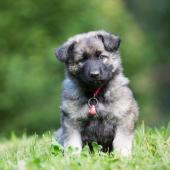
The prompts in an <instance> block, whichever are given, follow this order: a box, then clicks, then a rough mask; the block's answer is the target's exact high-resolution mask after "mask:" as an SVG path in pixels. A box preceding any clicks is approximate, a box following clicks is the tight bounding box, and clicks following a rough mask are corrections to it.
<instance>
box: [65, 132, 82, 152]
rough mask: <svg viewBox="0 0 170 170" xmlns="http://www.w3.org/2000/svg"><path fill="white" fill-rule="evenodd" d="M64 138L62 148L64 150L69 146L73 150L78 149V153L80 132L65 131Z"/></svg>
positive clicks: (80, 142)
mask: <svg viewBox="0 0 170 170" xmlns="http://www.w3.org/2000/svg"><path fill="white" fill-rule="evenodd" d="M64 136H65V138H64V141H63V146H64V148H65V149H67V148H68V147H69V146H71V147H72V148H73V149H78V151H79V152H80V151H81V149H82V140H81V135H80V132H79V131H78V130H77V129H69V130H67V133H65V134H64Z"/></svg>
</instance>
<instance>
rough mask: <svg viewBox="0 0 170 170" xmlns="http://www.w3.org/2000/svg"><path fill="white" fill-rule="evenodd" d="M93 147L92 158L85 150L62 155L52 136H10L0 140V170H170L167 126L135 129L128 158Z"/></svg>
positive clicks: (169, 129)
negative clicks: (131, 149)
mask: <svg viewBox="0 0 170 170" xmlns="http://www.w3.org/2000/svg"><path fill="white" fill-rule="evenodd" d="M94 147H95V153H93V154H89V151H88V148H87V147H85V148H84V149H83V151H82V153H81V156H76V155H73V154H72V152H71V150H70V151H69V152H68V153H67V154H65V155H64V154H63V152H62V148H61V147H60V146H59V145H58V144H57V143H56V142H55V141H54V140H53V137H52V134H51V133H45V134H44V135H41V136H38V135H33V136H29V137H28V136H27V135H25V134H24V135H23V136H22V137H16V136H15V135H14V134H13V135H11V138H10V139H4V138H3V139H0V170H1V169H2V170H6V169H12V170H15V169H18V170H27V169H28V170H34V169H46V170H55V169H56V170H77V169H83V170H92V169H96V170H111V169H112V170H131V169H132V170H133V169H136V170H137V169H139V170H170V124H169V125H168V126H167V127H162V128H159V129H152V128H148V127H145V126H144V125H141V126H140V127H138V129H137V131H136V136H135V141H134V150H133V155H132V157H131V158H121V157H119V156H118V155H116V154H114V153H111V154H108V153H103V152H100V146H98V145H96V144H94Z"/></svg>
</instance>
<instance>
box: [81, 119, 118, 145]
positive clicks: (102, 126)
mask: <svg viewBox="0 0 170 170" xmlns="http://www.w3.org/2000/svg"><path fill="white" fill-rule="evenodd" d="M115 128H116V121H115V120H104V119H98V118H89V119H88V120H86V121H84V122H82V124H81V128H80V132H81V136H82V141H83V144H88V143H91V142H97V143H98V144H100V145H102V146H110V145H112V141H113V139H114V135H115Z"/></svg>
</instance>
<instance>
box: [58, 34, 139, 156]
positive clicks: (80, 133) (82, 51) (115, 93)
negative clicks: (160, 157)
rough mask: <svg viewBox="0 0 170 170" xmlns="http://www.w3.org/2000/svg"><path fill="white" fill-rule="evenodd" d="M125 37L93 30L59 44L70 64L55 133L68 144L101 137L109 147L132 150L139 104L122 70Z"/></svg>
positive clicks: (125, 151)
mask: <svg viewBox="0 0 170 170" xmlns="http://www.w3.org/2000/svg"><path fill="white" fill-rule="evenodd" d="M120 42H121V41H120V38H119V37H118V36H115V35H112V34H111V33H108V32H106V31H92V32H88V33H83V34H78V35H76V36H74V37H72V38H70V39H68V40H67V41H66V42H65V43H64V44H63V45H61V46H60V47H59V48H57V49H56V56H57V58H58V59H59V60H60V61H61V62H63V63H64V64H65V68H66V74H65V80H64V86H63V93H62V102H61V128H60V129H59V130H58V132H57V135H56V138H57V140H58V142H59V143H60V144H62V145H63V146H64V148H68V146H72V147H73V148H78V149H79V151H81V149H82V147H83V146H84V145H86V144H88V145H89V146H90V148H91V149H92V145H91V143H92V142H97V143H98V144H100V145H102V146H103V150H104V151H112V150H113V149H114V150H115V151H117V152H119V153H120V154H121V155H123V156H128V155H130V154H131V151H132V143H133V137H134V129H135V123H136V121H137V117H138V106H137V103H136V101H135V99H134V97H133V94H132V91H131V90H130V89H129V87H128V84H129V80H128V79H127V78H126V77H125V76H124V74H123V69H122V65H121V57H120V54H119V51H118V49H119V46H120Z"/></svg>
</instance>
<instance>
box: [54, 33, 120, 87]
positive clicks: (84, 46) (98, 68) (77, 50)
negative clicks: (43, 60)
mask: <svg viewBox="0 0 170 170" xmlns="http://www.w3.org/2000/svg"><path fill="white" fill-rule="evenodd" d="M119 45H120V38H119V37H118V36H114V35H112V34H110V33H108V32H105V31H94V32H89V33H85V34H79V35H76V36H74V37H72V38H70V39H69V40H68V41H67V42H65V43H64V44H63V45H62V46H61V47H59V48H57V49H56V56H57V58H58V59H59V60H60V61H62V62H64V63H65V65H66V68H67V71H68V73H69V74H71V75H72V76H74V77H75V78H76V79H77V80H78V81H81V82H83V83H84V84H86V85H89V86H100V85H102V84H103V83H105V82H108V81H109V80H111V79H112V78H113V75H114V73H115V72H116V71H117V70H118V69H121V60H120V56H119V52H118V48H119Z"/></svg>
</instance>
